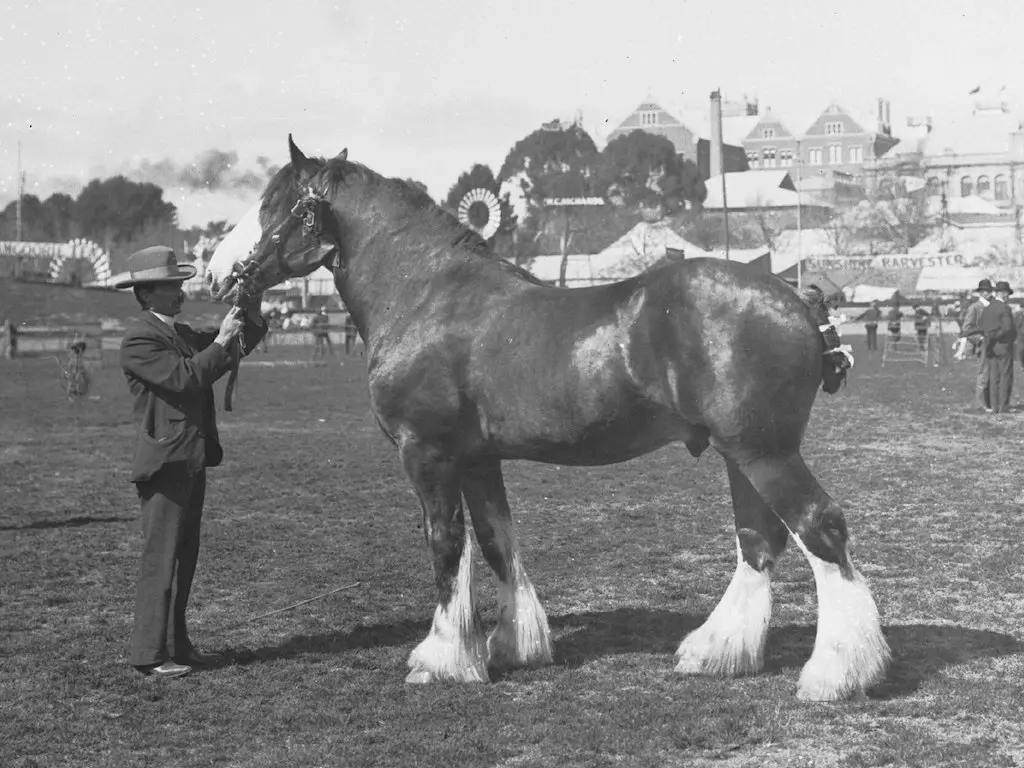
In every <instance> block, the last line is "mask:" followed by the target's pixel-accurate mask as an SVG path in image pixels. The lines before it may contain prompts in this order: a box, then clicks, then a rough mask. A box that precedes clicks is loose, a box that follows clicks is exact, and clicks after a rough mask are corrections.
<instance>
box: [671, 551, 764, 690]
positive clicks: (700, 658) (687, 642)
mask: <svg viewBox="0 0 1024 768" xmlns="http://www.w3.org/2000/svg"><path fill="white" fill-rule="evenodd" d="M736 557H737V563H736V572H735V573H734V574H733V577H732V581H731V582H729V586H728V588H727V589H726V590H725V594H724V595H722V599H721V600H719V602H718V605H717V606H715V610H714V611H712V612H711V615H710V616H708V618H707V621H705V622H704V623H703V624H702V625H701V626H700V627H698V628H697V629H695V630H694V631H693V632H691V633H690V634H689V635H687V636H686V638H684V639H683V642H682V643H680V644H679V648H678V650H676V671H677V672H681V673H683V674H688V675H697V674H704V675H723V676H737V675H749V674H756V673H757V672H760V671H761V668H762V667H763V666H764V641H765V638H766V637H767V634H768V622H769V620H770V619H771V616H772V590H771V575H770V573H769V572H768V571H767V570H765V571H760V572H759V571H756V570H754V569H753V568H752V567H751V566H750V565H748V564H747V562H746V561H745V560H744V559H743V552H742V550H741V548H740V543H739V539H737V540H736Z"/></svg>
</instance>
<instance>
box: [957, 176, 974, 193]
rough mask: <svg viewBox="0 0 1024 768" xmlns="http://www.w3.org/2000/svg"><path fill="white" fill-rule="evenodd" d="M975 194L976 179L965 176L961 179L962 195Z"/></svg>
mask: <svg viewBox="0 0 1024 768" xmlns="http://www.w3.org/2000/svg"><path fill="white" fill-rule="evenodd" d="M973 194H974V179H972V178H971V177H970V176H964V177H963V178H961V179H960V197H970V196H971V195H973Z"/></svg>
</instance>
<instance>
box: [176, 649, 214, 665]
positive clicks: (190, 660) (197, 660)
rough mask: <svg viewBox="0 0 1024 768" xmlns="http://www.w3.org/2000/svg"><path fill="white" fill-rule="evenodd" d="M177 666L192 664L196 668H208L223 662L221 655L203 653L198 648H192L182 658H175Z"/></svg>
mask: <svg viewBox="0 0 1024 768" xmlns="http://www.w3.org/2000/svg"><path fill="white" fill-rule="evenodd" d="M174 660H175V661H177V662H178V663H179V664H192V665H194V666H197V667H204V666H209V665H210V664H217V663H218V662H221V661H224V654H223V653H214V652H212V651H210V652H207V653H204V652H203V651H200V650H199V649H198V648H193V649H192V650H190V651H189V652H188V653H186V654H185V655H184V656H177V657H175V659H174Z"/></svg>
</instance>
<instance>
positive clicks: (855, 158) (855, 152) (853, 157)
mask: <svg viewBox="0 0 1024 768" xmlns="http://www.w3.org/2000/svg"><path fill="white" fill-rule="evenodd" d="M850 162H851V163H863V162H864V147H850Z"/></svg>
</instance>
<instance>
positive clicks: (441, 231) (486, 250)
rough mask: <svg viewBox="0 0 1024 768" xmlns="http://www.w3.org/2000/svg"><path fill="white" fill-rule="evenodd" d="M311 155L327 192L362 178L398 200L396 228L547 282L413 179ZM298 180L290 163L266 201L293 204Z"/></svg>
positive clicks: (272, 182)
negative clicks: (496, 248) (502, 254)
mask: <svg viewBox="0 0 1024 768" xmlns="http://www.w3.org/2000/svg"><path fill="white" fill-rule="evenodd" d="M311 159H312V160H313V161H314V162H316V163H317V165H319V166H320V167H321V170H320V179H321V180H322V184H323V185H324V188H323V192H325V193H327V194H330V195H334V194H336V193H337V192H338V191H339V190H340V189H341V188H342V187H345V186H349V185H350V184H352V183H353V182H358V183H359V184H361V185H362V186H364V187H366V188H368V189H371V190H373V191H376V192H378V193H379V194H380V195H381V196H383V197H386V198H388V199H390V200H393V201H394V202H396V203H398V205H396V206H395V217H396V221H395V227H396V229H406V228H408V227H410V226H415V227H416V228H417V230H419V231H423V234H424V236H425V237H430V236H431V235H433V237H435V238H436V239H437V240H438V241H440V242H442V243H444V244H445V245H448V246H450V247H453V248H458V249H459V250H462V251H466V252H468V253H471V254H473V255H475V256H478V257H481V258H482V259H485V260H486V261H487V262H488V263H489V264H491V265H493V266H495V267H497V268H498V269H500V270H501V271H503V272H507V273H508V274H511V275H514V276H515V277H517V278H519V279H521V280H525V281H527V282H530V283H534V284H536V285H547V283H545V282H544V281H543V280H541V279H540V278H538V277H536V276H535V275H533V274H531V273H530V272H528V271H527V270H525V269H523V268H522V267H520V266H517V265H516V264H513V263H512V262H510V261H506V260H505V259H502V258H499V257H497V256H495V255H494V253H493V252H492V251H491V248H490V246H489V245H488V244H487V241H486V240H484V239H483V238H482V237H480V235H478V234H477V233H476V232H474V231H473V230H472V229H470V228H469V227H465V226H463V225H462V224H461V223H460V222H459V220H458V219H457V218H456V217H455V216H453V215H452V214H451V213H449V212H448V211H446V210H445V209H444V208H442V207H441V206H439V205H438V204H437V203H435V202H434V200H433V198H431V197H430V195H428V194H427V193H426V192H424V191H423V190H422V189H420V188H418V187H416V186H414V185H412V184H410V183H409V182H407V181H404V180H402V179H397V178H387V177H385V176H381V175H380V174H379V173H377V172H376V171H373V170H371V169H370V168H367V167H366V166H365V165H362V164H361V163H355V162H351V161H349V160H343V159H341V158H333V159H331V160H325V159H324V158H322V157H317V158H311ZM298 183H299V179H298V174H296V173H295V170H294V169H293V168H292V165H291V164H290V163H289V164H288V165H286V166H285V167H283V168H282V169H281V170H280V171H278V172H277V174H276V175H275V176H274V178H272V179H271V180H270V183H269V184H268V185H267V188H266V190H265V191H264V192H263V205H264V206H267V207H269V208H271V209H272V210H277V209H278V208H280V207H282V206H287V205H290V204H291V197H293V196H294V194H295V188H296V186H297V185H298ZM403 218H404V219H405V220H403Z"/></svg>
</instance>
